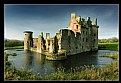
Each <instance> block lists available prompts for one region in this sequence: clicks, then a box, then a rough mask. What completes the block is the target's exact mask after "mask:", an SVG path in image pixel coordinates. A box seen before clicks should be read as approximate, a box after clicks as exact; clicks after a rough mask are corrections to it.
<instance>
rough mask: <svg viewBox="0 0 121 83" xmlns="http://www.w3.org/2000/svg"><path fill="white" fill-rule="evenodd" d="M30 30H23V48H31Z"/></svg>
mask: <svg viewBox="0 0 121 83" xmlns="http://www.w3.org/2000/svg"><path fill="white" fill-rule="evenodd" d="M32 33H33V32H31V31H24V50H31V47H33V37H32Z"/></svg>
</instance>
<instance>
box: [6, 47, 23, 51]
mask: <svg viewBox="0 0 121 83" xmlns="http://www.w3.org/2000/svg"><path fill="white" fill-rule="evenodd" d="M4 49H5V50H6V49H24V46H14V47H5V48H4Z"/></svg>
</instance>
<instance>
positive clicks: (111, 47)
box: [98, 42, 118, 51]
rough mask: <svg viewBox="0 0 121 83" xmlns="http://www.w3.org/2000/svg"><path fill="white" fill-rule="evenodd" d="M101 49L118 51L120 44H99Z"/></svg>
mask: <svg viewBox="0 0 121 83" xmlns="http://www.w3.org/2000/svg"><path fill="white" fill-rule="evenodd" d="M98 48H99V49H105V50H113V51H118V42H116V43H99V44H98Z"/></svg>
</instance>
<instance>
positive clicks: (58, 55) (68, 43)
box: [24, 13, 99, 60]
mask: <svg viewBox="0 0 121 83" xmlns="http://www.w3.org/2000/svg"><path fill="white" fill-rule="evenodd" d="M98 28H99V26H98V25H97V18H94V24H92V21H91V20H90V17H87V19H86V20H85V19H84V18H82V17H81V16H76V14H75V13H71V16H70V23H69V24H68V26H67V29H60V30H59V32H58V33H56V35H55V36H54V37H53V38H50V33H46V38H43V32H41V34H40V35H39V36H38V38H33V35H32V34H33V32H31V31H24V50H31V51H36V52H38V53H41V54H45V55H46V58H47V59H49V60H63V59H65V58H67V56H69V55H74V54H78V53H82V52H87V51H96V50H98Z"/></svg>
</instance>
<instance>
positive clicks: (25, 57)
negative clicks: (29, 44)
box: [6, 50, 117, 75]
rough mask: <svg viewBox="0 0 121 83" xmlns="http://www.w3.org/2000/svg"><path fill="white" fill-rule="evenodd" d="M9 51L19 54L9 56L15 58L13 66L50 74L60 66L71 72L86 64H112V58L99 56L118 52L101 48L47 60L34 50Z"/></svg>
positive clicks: (9, 58)
mask: <svg viewBox="0 0 121 83" xmlns="http://www.w3.org/2000/svg"><path fill="white" fill-rule="evenodd" d="M6 52H7V53H10V52H15V53H17V56H15V57H12V56H11V57H8V60H13V64H12V65H13V66H15V67H16V68H17V69H21V68H22V67H24V69H25V70H30V69H32V71H33V72H36V73H40V74H41V75H47V74H50V73H51V72H52V71H56V70H57V69H58V68H60V67H63V68H65V72H69V71H70V70H71V68H75V67H80V66H84V65H96V66H99V67H102V66H105V65H107V64H110V63H111V62H112V61H114V60H112V59H111V58H107V57H99V56H98V55H99V54H103V53H117V51H115V52H114V51H113V52H112V51H109V50H104V51H103V50H99V51H98V52H88V53H81V54H77V55H72V56H68V58H67V59H65V60H62V61H49V60H46V58H45V55H41V54H39V53H36V52H32V51H24V50H23V51H16V50H7V51H6Z"/></svg>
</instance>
